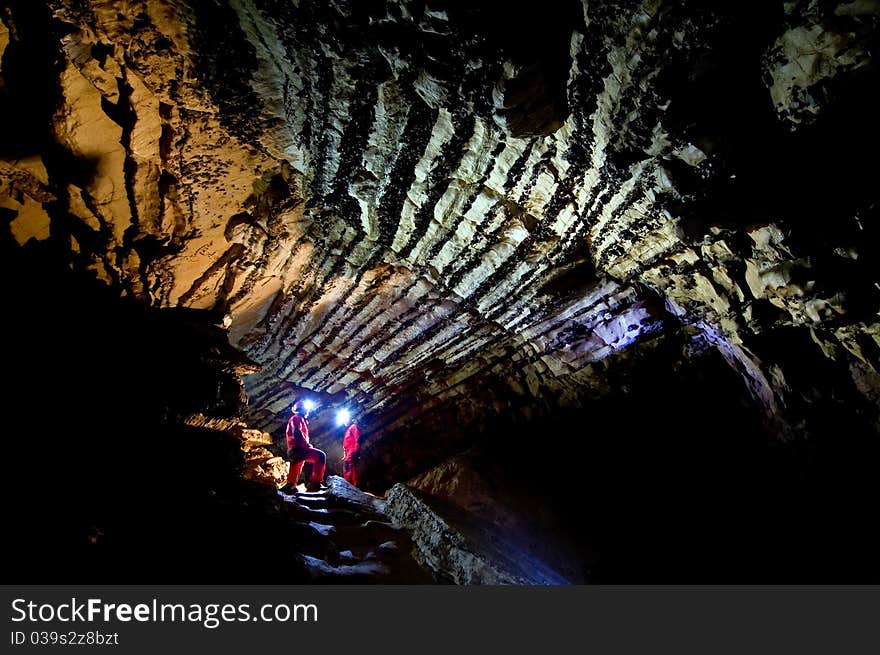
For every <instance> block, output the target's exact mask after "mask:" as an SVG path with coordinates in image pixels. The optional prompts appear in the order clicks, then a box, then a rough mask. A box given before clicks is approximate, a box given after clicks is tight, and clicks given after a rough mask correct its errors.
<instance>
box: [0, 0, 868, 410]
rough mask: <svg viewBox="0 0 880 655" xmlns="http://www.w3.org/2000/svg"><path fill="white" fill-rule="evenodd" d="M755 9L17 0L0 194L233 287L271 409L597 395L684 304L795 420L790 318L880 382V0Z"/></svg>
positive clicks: (115, 269) (138, 281)
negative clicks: (302, 399) (784, 350)
mask: <svg viewBox="0 0 880 655" xmlns="http://www.w3.org/2000/svg"><path fill="white" fill-rule="evenodd" d="M723 4H725V5H730V4H731V3H723ZM734 4H735V3H734ZM760 4H761V8H760V9H758V8H755V7H750V8H744V7H743V8H736V7H733V8H732V7H730V6H725V7H721V6H715V3H701V2H662V1H660V0H644V1H643V2H610V1H605V2H587V1H586V0H584V2H583V3H582V4H581V3H579V2H577V1H576V0H572V1H571V2H558V3H537V2H535V3H502V2H485V3H479V2H475V3H456V2H442V1H440V2H429V3H425V2H416V1H408V0H374V1H370V2H359V1H354V0H352V1H346V0H332V1H327V0H299V1H294V0H200V1H196V0H193V1H191V2H173V1H171V0H150V1H149V2H146V1H137V0H128V1H125V2H123V1H121V0H116V1H112V0H88V1H86V0H80V1H73V0H69V1H60V0H51V1H49V2H48V3H46V5H45V6H44V5H43V4H42V3H31V4H30V7H29V8H28V7H26V5H28V3H18V4H16V3H12V4H11V5H8V6H7V7H6V8H5V11H4V15H3V25H2V27H0V49H2V50H3V87H2V90H0V92H2V94H3V101H4V113H5V115H4V116H3V119H4V124H3V130H4V134H5V136H4V146H3V152H2V153H0V154H2V158H0V182H2V185H3V188H2V192H0V208H2V209H0V211H2V212H3V217H4V221H5V222H6V223H7V224H8V229H9V232H10V234H11V235H12V237H13V238H14V239H15V242H16V243H17V244H18V245H19V246H20V247H22V248H24V247H26V246H33V245H34V244H41V243H50V242H51V243H52V244H53V247H54V248H56V249H57V250H58V251H59V252H61V253H62V254H63V256H64V257H66V258H68V259H69V261H70V264H71V266H73V267H76V268H78V269H81V270H88V271H91V272H92V274H93V275H94V276H95V277H96V278H97V279H98V280H101V281H103V282H104V283H105V284H107V285H109V286H111V287H113V288H115V289H118V290H119V292H120V293H121V294H123V295H126V296H130V297H133V298H136V299H138V300H139V301H140V302H143V303H145V304H147V305H149V306H153V307H174V306H183V307H189V308H194V309H204V310H210V311H212V312H214V313H215V314H216V315H217V316H218V317H219V320H222V321H223V323H224V324H225V325H226V327H228V330H229V335H230V341H231V343H232V344H233V345H235V346H236V347H238V348H240V349H241V350H242V351H244V352H245V353H246V354H247V356H248V357H249V358H251V359H252V360H254V361H255V362H257V363H258V364H259V365H260V366H261V369H260V371H259V372H258V373H254V374H252V375H249V376H247V379H246V385H247V391H248V395H249V398H250V406H251V411H252V412H253V415H254V417H256V418H257V419H258V421H262V422H263V424H264V425H269V424H271V423H272V421H273V420H274V419H275V418H277V417H279V416H283V414H284V412H285V410H286V408H287V407H288V406H289V402H290V400H291V397H292V395H294V394H296V393H298V392H301V391H302V390H303V389H307V390H311V391H313V392H316V393H320V394H325V395H324V396H322V397H324V398H326V399H328V402H329V401H333V402H339V401H341V400H342V399H348V400H349V401H350V402H353V403H357V406H358V407H359V408H360V411H362V412H367V413H372V414H373V415H378V414H382V415H384V416H386V417H388V418H387V420H386V422H387V425H386V427H391V423H393V422H394V421H398V420H403V418H401V417H409V418H412V416H413V412H414V411H415V412H427V411H428V410H430V409H431V408H432V407H439V406H441V405H443V404H445V403H459V404H461V405H467V403H470V402H477V401H479V402H480V403H482V404H483V405H484V406H491V405H492V403H495V404H496V405H497V409H498V411H504V410H505V409H509V408H510V406H511V402H512V401H511V399H516V398H520V399H528V400H529V401H530V402H552V403H558V404H563V405H565V404H568V405H577V404H578V403H580V402H582V401H583V399H584V398H586V397H589V396H591V395H592V394H595V393H598V392H600V391H601V389H602V387H603V385H604V384H605V382H604V381H603V380H604V378H603V375H604V371H606V370H607V368H609V367H611V366H613V365H614V362H615V361H616V360H618V359H622V358H625V357H627V352H629V351H630V350H631V349H632V348H634V347H637V346H638V345H639V344H648V343H650V342H651V341H652V340H655V339H657V338H660V337H661V336H662V335H663V334H666V333H668V332H670V331H672V330H676V331H679V332H681V331H682V330H685V331H686V332H687V334H690V335H692V338H693V339H694V340H699V341H700V342H701V343H702V344H704V346H705V347H706V348H710V349H714V350H716V351H717V352H718V353H720V354H721V355H722V356H723V357H724V359H725V360H726V361H727V362H728V363H729V364H730V366H731V367H733V369H734V370H736V371H737V372H738V374H740V375H741V376H742V377H743V379H744V381H745V385H746V387H747V388H748V390H749V392H750V393H751V394H752V396H753V397H754V399H755V400H756V401H758V402H759V404H760V405H761V407H763V408H764V410H765V411H766V412H767V413H768V414H775V413H779V412H780V411H781V410H780V407H781V406H782V405H784V403H785V402H786V398H785V394H786V393H787V391H788V390H789V386H790V384H789V383H790V380H787V378H786V374H787V371H786V369H785V366H784V365H783V364H782V363H780V362H778V361H775V360H774V358H773V357H772V354H771V353H769V352H763V353H758V352H757V348H758V346H759V345H760V343H762V341H761V338H762V335H767V334H774V333H778V334H786V335H787V334H797V335H801V336H802V337H803V339H804V340H805V341H806V342H807V343H808V344H809V347H811V348H814V349H815V352H816V354H817V356H818V357H825V358H828V359H831V360H835V361H838V362H840V363H841V366H842V367H843V368H844V369H846V370H848V371H849V372H850V374H851V375H852V377H853V380H854V381H855V382H854V384H856V386H858V388H859V389H860V390H861V392H862V393H863V394H864V395H865V396H866V397H869V398H875V397H876V391H875V389H876V388H877V374H876V370H875V367H876V365H877V361H878V358H877V352H878V351H877V341H878V322H877V286H876V279H877V278H876V275H875V273H876V271H875V268H874V265H873V264H872V261H874V260H873V259H872V255H873V254H874V253H873V249H874V247H875V246H874V245H873V244H874V243H875V239H874V238H873V236H874V230H875V229H876V227H875V226H874V223H876V219H877V205H876V200H874V199H873V197H872V195H871V193H872V192H871V185H872V179H873V180H874V181H873V184H874V185H876V179H875V178H874V176H875V173H876V166H874V167H870V166H868V167H866V166H865V165H863V164H862V163H860V158H861V157H862V156H863V155H865V154H869V153H871V152H872V148H875V147H876V145H877V143H878V138H877V119H876V116H877V114H876V110H877V103H876V88H877V74H876V71H875V62H874V61H873V60H872V54H871V53H872V52H876V49H874V50H872V48H876V45H877V39H878V37H877V34H878V30H877V26H878V20H880V18H878V10H877V7H876V3H865V2H852V3H837V2H828V3H821V2H788V3H782V2H768V3H760ZM34 88H39V89H41V91H39V92H34V91H33V89H34ZM873 153H874V154H873V156H874V158H876V150H874V151H873ZM475 399H477V400H475ZM414 401H417V402H416V404H417V406H418V409H417V410H414V409H413V404H414Z"/></svg>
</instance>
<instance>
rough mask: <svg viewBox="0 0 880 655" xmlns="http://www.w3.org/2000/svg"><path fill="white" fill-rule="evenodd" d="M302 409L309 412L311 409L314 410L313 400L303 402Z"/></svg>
mask: <svg viewBox="0 0 880 655" xmlns="http://www.w3.org/2000/svg"><path fill="white" fill-rule="evenodd" d="M303 407H305V408H306V409H307V410H309V411H312V410H313V409H315V401H314V400H305V401H303Z"/></svg>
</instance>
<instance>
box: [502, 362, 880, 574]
mask: <svg viewBox="0 0 880 655" xmlns="http://www.w3.org/2000/svg"><path fill="white" fill-rule="evenodd" d="M652 359H653V361H650V360H649V361H645V362H642V363H641V364H640V366H639V368H638V370H637V371H636V372H635V373H636V374H634V375H631V376H629V377H628V378H627V379H626V380H619V381H618V382H619V384H617V385H616V389H617V391H615V392H614V393H613V394H612V395H611V396H609V397H608V398H606V399H605V400H602V401H600V402H596V403H593V404H592V405H591V406H590V407H589V409H588V410H586V411H583V412H579V413H571V414H568V415H565V414H559V415H556V416H553V417H552V418H550V419H548V420H546V421H544V422H541V423H535V424H531V425H523V424H508V425H502V424H499V425H498V426H497V427H496V429H495V430H494V431H493V433H492V434H491V435H488V438H489V444H490V446H491V449H492V452H494V453H495V454H496V457H497V460H498V461H497V462H496V465H497V466H504V468H506V470H507V471H508V472H509V475H511V476H514V477H515V478H518V481H519V485H520V487H521V488H523V489H528V488H530V487H532V488H534V489H535V490H536V493H540V495H542V496H545V497H548V498H549V500H548V501H547V503H548V504H547V505H546V506H545V508H544V509H543V510H542V514H543V518H542V519H541V521H542V522H543V523H548V524H549V523H550V521H551V519H550V518H549V517H555V518H553V519H552V521H553V522H554V523H555V525H556V529H557V531H558V532H559V534H560V535H565V536H566V537H567V538H570V539H573V541H574V542H575V543H576V544H578V546H579V548H580V551H581V553H582V556H583V562H584V566H585V576H586V577H587V579H588V580H589V581H590V582H601V583H609V584H617V583H631V584H636V583H649V584H652V583H665V584H680V583H697V584H718V583H734V584H764V583H767V584H778V583H792V584H803V583H871V582H873V583H876V582H877V581H878V580H880V566H878V560H877V553H878V552H880V541H878V538H877V537H876V534H875V530H874V527H873V520H872V518H871V517H872V515H873V514H874V513H875V512H874V504H875V502H874V499H876V498H877V492H878V485H877V481H876V476H875V475H874V474H873V473H872V469H873V468H874V463H875V462H876V461H877V456H878V455H880V448H878V444H877V439H876V435H875V434H874V433H873V432H872V431H871V430H870V428H869V427H868V426H867V425H866V423H865V421H864V420H863V418H862V417H860V416H858V415H856V414H855V413H850V414H849V415H847V414H846V413H845V412H844V411H843V407H844V405H843V404H842V403H836V402H834V401H832V400H830V399H829V400H826V401H824V402H823V403H822V404H821V406H819V407H816V411H818V412H821V411H822V407H825V408H827V409H829V410H831V411H830V413H829V414H828V419H827V420H826V421H822V422H817V423H815V424H814V425H813V427H814V431H813V432H811V433H808V434H804V433H801V434H799V435H798V436H797V437H796V438H795V440H793V441H792V442H789V443H782V442H780V441H778V440H777V439H776V437H775V436H774V435H770V434H767V431H766V429H765V428H764V427H763V424H762V422H761V419H760V416H759V415H758V414H757V412H755V410H754V409H753V408H752V404H751V403H750V401H749V400H748V398H746V397H745V395H744V393H745V392H744V388H743V386H742V384H741V381H740V380H739V379H738V378H737V377H736V375H735V374H734V373H733V371H732V369H730V368H729V367H728V365H727V364H726V362H724V360H723V359H722V358H721V357H720V355H717V354H716V353H714V352H710V353H707V354H705V355H703V356H702V357H701V358H699V359H697V360H695V361H693V362H691V363H686V364H683V365H679V366H677V367H676V368H673V361H674V360H673V359H672V358H671V357H670V353H668V352H667V353H665V354H664V353H663V352H662V349H661V350H658V351H657V352H656V353H655V355H653V356H652ZM834 406H836V408H835V407H834ZM523 507H525V505H524V506H523ZM531 509H532V510H536V509H538V508H531ZM542 529H543V528H542Z"/></svg>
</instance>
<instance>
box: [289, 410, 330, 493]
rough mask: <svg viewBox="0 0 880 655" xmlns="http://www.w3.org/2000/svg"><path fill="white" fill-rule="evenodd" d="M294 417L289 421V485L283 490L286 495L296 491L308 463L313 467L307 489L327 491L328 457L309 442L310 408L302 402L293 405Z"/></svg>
mask: <svg viewBox="0 0 880 655" xmlns="http://www.w3.org/2000/svg"><path fill="white" fill-rule="evenodd" d="M291 409H292V411H293V416H291V417H290V420H289V421H287V432H286V437H287V459H288V461H289V462H290V471H289V472H288V474H287V484H286V485H284V487H282V488H281V491H282V492H284V493H293V492H295V491H296V483H297V481H298V480H299V474H300V472H301V471H302V468H303V464H305V463H306V462H309V463H311V465H312V476H311V481H310V482H309V484H308V485H306V488H307V489H308V490H309V491H318V490H320V489H326V488H327V485H325V484H324V470H325V466H326V462H327V456H326V455H325V454H324V451H323V450H318V449H317V448H313V447H312V442H311V441H310V440H309V408H308V406H307V404H306V403H305V402H303V401H301V400H297V401H296V402H295V403H293V407H292V408H291Z"/></svg>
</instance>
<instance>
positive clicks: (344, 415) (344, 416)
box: [336, 409, 351, 425]
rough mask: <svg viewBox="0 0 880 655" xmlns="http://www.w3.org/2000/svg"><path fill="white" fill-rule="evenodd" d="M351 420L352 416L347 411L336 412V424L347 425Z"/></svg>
mask: <svg viewBox="0 0 880 655" xmlns="http://www.w3.org/2000/svg"><path fill="white" fill-rule="evenodd" d="M350 418H351V414H350V413H349V411H348V410H347V409H340V410H339V411H338V412H336V422H337V423H338V424H339V425H345V424H346V423H348V419H350Z"/></svg>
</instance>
